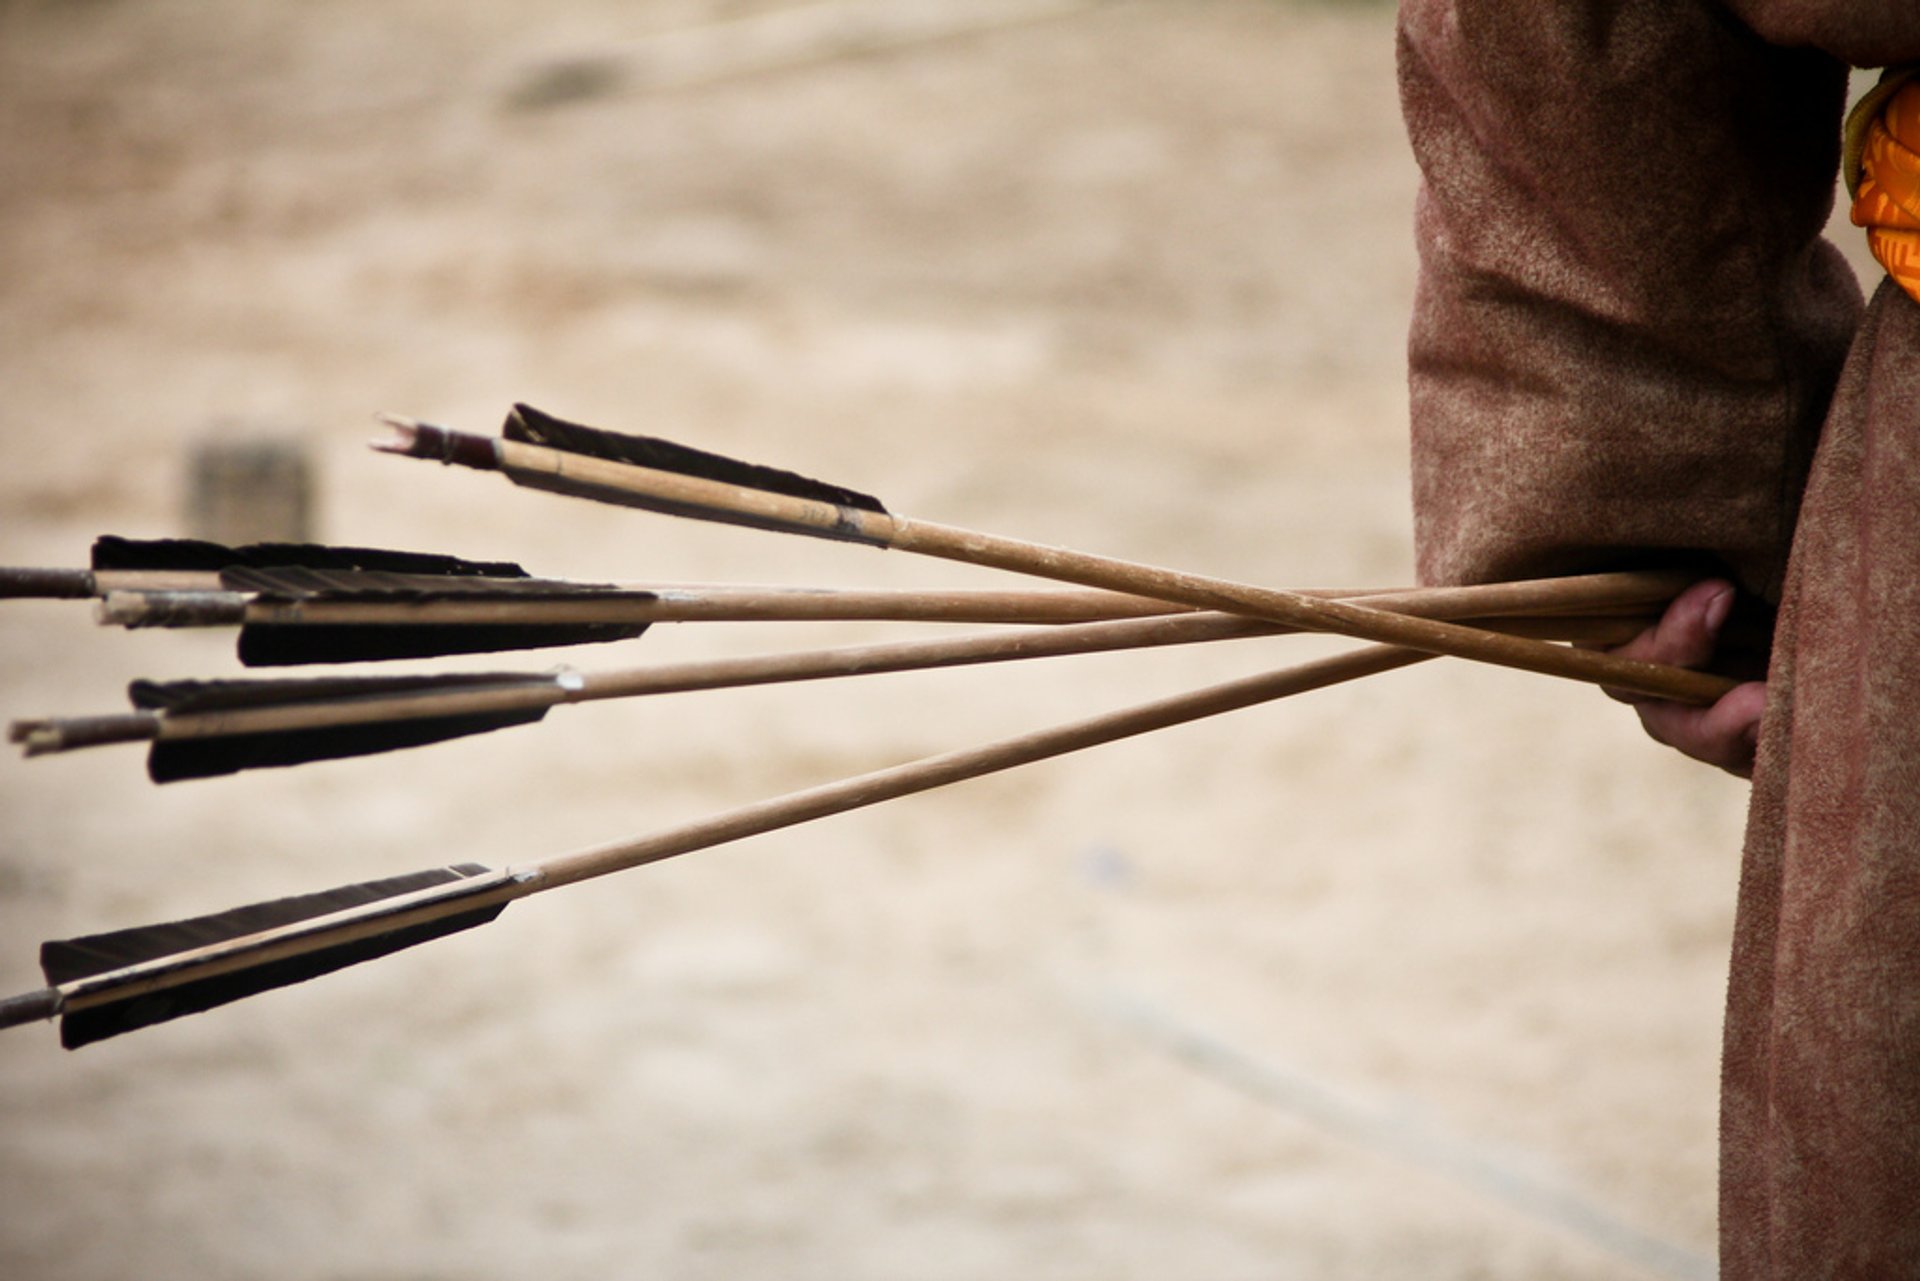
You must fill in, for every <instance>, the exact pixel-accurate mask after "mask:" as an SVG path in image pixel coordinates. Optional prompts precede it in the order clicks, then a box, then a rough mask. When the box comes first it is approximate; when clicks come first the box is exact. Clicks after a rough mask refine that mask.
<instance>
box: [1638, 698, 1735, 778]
mask: <svg viewBox="0 0 1920 1281" xmlns="http://www.w3.org/2000/svg"><path fill="white" fill-rule="evenodd" d="M1766 703H1767V685H1766V682H1765V681H1748V682H1747V683H1746V684H1744V685H1737V686H1735V687H1734V688H1733V689H1731V690H1729V691H1728V692H1727V693H1726V695H1724V696H1723V697H1722V698H1721V699H1720V701H1719V702H1717V703H1715V704H1714V705H1713V706H1712V707H1705V708H1701V707H1686V706H1684V705H1682V704H1679V703H1665V702H1651V703H1645V704H1642V705H1641V706H1640V707H1639V709H1638V711H1639V713H1640V723H1641V725H1642V726H1644V727H1645V728H1646V731H1647V733H1648V734H1649V735H1651V736H1652V737H1653V739H1654V741H1655V742H1659V743H1664V744H1666V745H1667V746H1668V747H1672V748H1675V749H1676V750H1678V751H1680V752H1682V753H1684V754H1685V755H1687V756H1691V757H1692V758H1693V759H1694V760H1697V761H1704V762H1706V763H1707V764H1709V765H1714V766H1717V767H1719V768H1720V769H1723V770H1726V771H1727V772H1729V773H1732V774H1738V775H1739V776H1740V777H1742V778H1750V777H1752V775H1753V757H1754V750H1755V748H1756V747H1757V746H1758V745H1759V741H1760V716H1761V713H1762V712H1764V711H1765V710H1766Z"/></svg>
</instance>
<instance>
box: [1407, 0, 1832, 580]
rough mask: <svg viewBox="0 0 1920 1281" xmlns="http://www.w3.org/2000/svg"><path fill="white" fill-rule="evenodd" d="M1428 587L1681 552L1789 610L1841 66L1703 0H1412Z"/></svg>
mask: <svg viewBox="0 0 1920 1281" xmlns="http://www.w3.org/2000/svg"><path fill="white" fill-rule="evenodd" d="M1399 58H1400V81H1401V96H1402V103H1403V107H1404V110H1405V113H1406V118H1407V125H1408V130H1409V134H1410V137H1411V139H1412V143H1413V147H1414V152H1415V156H1416V158H1417V160H1418V161H1419V164H1420V167H1421V170H1422V174H1423V178H1424V182H1423V185H1422V190H1421V193H1420V198H1419V204H1418V209H1417V213H1416V234H1417V238H1418V241H1419V247H1420V255H1421V274H1420V283H1419V290H1418V295H1417V298H1416V302H1415V310H1414V317H1413V324H1412V329H1411V334H1410V341H1409V358H1410V370H1409V372H1410V380H1411V392H1412V402H1411V403H1412V418H1413V486H1414V504H1415V522H1416V523H1415V527H1416V540H1417V547H1418V556H1419V571H1420V575H1421V577H1422V578H1423V579H1424V580H1427V581H1433V582H1468V581H1480V580H1489V579H1505V578H1516V577H1527V576H1534V575H1542V574H1556V573H1572V572H1581V571H1585V570H1592V569H1598V568H1604V567H1616V566H1623V565H1631V564H1639V563H1647V562H1669V563H1671V562H1675V561H1689V562H1697V563H1700V564H1701V565H1703V566H1711V567H1714V568H1718V569H1721V570H1724V571H1729V572H1732V573H1733V574H1734V575H1735V576H1736V577H1737V578H1738V579H1739V581H1740V582H1741V583H1743V584H1744V585H1745V586H1746V587H1747V588H1748V589H1749V590H1752V591H1755V592H1759V593H1761V594H1763V595H1766V596H1768V597H1773V596H1775V595H1776V594H1777V591H1778V586H1779V581H1780V576H1781V574H1782V571H1783V566H1784V561H1785V557H1786V550H1787V543H1788V540H1789V537H1790V535H1791V532H1792V528H1793V521H1794V517H1795V514H1796V510H1797V505H1798V501H1799V494H1800V490H1801V487H1802V484H1803V481H1804V477H1805V473H1806V467H1807V463H1808V458H1809V456H1810V454H1811V450H1812V446H1813V443H1814V441H1815V438H1816V436H1817V433H1818V429H1819V423H1820V419H1821V415H1822V412H1823V410H1824V409H1825V406H1826V404H1827V400H1828V397H1829V394H1830V392H1831V389H1832V386H1833V382H1834V379H1835V377H1836V376H1837V373H1838V370H1839V368H1840V364H1841V361H1842V359H1843V358H1844V356H1845V353H1846V348H1847V343H1848V340H1849V338H1850V336H1851V334H1852V332H1853V330H1854V327H1855V325H1856V324H1857V322H1858V317H1859V313H1860V305H1861V304H1860V294H1859V289H1858V286H1857V285H1856V284H1855V282H1854V280H1853V276H1852V273H1851V272H1850V271H1849V269H1848V268H1847V267H1846V265H1845V264H1844V262H1843V261H1842V260H1841V258H1840V256H1839V254H1838V252H1837V251H1836V250H1835V249H1833V247H1832V246H1831V245H1828V244H1826V243H1825V242H1824V241H1822V240H1821V239H1820V231H1821V228H1822V227H1823V226H1824V224H1825V221H1826V218H1827V215H1828V213H1829V211H1830V209H1831V202H1832V199H1833V191H1834V175H1835V171H1836V166H1837V158H1838V150H1839V125H1840V119H1841V115H1842V113H1843V110H1844V105H1845V104H1844V99H1845V91H1846V67H1845V65H1844V64H1843V63H1842V62H1841V61H1840V60H1839V59H1837V58H1835V57H1833V56H1832V55H1830V54H1828V53H1825V52H1822V51H1819V50H1816V49H1806V48H1801V49H1787V48H1781V47H1779V46H1777V45H1774V44H1770V43H1768V42H1767V41H1765V40H1763V39H1761V38H1760V37H1759V36H1758V35H1756V34H1755V33H1754V32H1753V31H1752V30H1750V29H1749V28H1748V27H1747V26H1746V25H1744V24H1743V23H1742V22H1741V21H1740V20H1738V19H1737V18H1736V17H1735V16H1734V15H1733V14H1731V13H1730V12H1729V11H1728V10H1726V9H1725V8H1723V7H1721V6H1718V5H1714V4H1709V3H1706V2H1705V0H1615V2H1614V3H1603V2H1598V0H1592V2H1587V3H1570V2H1562V3H1554V4H1541V3H1537V0H1405V3H1403V5H1402V8H1401V20H1400V36H1399Z"/></svg>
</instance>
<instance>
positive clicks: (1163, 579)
mask: <svg viewBox="0 0 1920 1281" xmlns="http://www.w3.org/2000/svg"><path fill="white" fill-rule="evenodd" d="M385 421H386V422H387V424H388V426H389V427H391V428H392V435H391V436H390V437H389V438H388V439H386V440H381V441H376V442H374V448H376V449H379V450H381V451H383V452H386V453H393V454H400V455H403V456H405V457H410V458H422V459H437V460H439V461H440V462H443V463H448V464H458V465H460V466H464V467H472V468H476V469H479V470H483V471H499V472H503V473H504V474H505V475H507V476H508V478H510V479H511V480H513V481H514V482H515V483H516V484H520V485H525V486H528V487H530V488H535V489H545V490H549V491H552V492H555V493H561V494H566V495H570V496H574V497H582V498H591V499H595V500H597V501H601V502H610V503H618V504H621V505H624V506H631V507H641V508H645V509H647V510H650V511H659V512H665V513H668V514H670V515H678V516H691V517H695V518H697V519H702V520H716V521H721V522H724V523H729V524H736V525H746V526H750V527H753V528H759V529H771V530H778V531H781V532H786V533H799V534H810V535H813V536H816V537H822V538H832V539H838V540H842V541H847V542H856V543H864V544H866V545H868V546H873V547H882V548H886V547H891V548H897V549H899V550H903V551H913V552H918V553H921V554H923V555H929V556H938V557H942V558H944V559H948V560H957V561H962V562H965V563H967V564H973V565H986V566H991V567H994V568H998V569H1007V570H1013V571H1015V572H1018V573H1024V574H1031V575H1037V576H1040V577H1043V578H1052V579H1057V580H1063V581H1067V582H1073V583H1079V584H1081V585H1082V586H1087V587H1098V588H1104V589H1106V590H1109V591H1120V592H1127V593H1130V594H1133V595H1139V596H1151V597H1153V598H1155V599H1158V600H1167V601H1176V602H1178V603H1180V604H1184V605H1191V606H1194V607H1196V608H1200V609H1210V610H1220V611H1223V612H1227V613H1236V614H1242V615H1246V616H1249V617H1255V618H1262V619H1265V620H1267V621H1270V622H1276V623H1283V624H1286V625H1288V626H1291V627H1296V628H1299V629H1301V630H1303V631H1313V632H1332V633H1336V634H1339V635H1345V636H1352V637H1356V638H1359V639H1363V640H1371V641H1378V642H1385V643H1389V644H1395V645H1404V646H1407V647H1410V648H1413V649H1419V650H1422V651H1424V652H1427V653H1434V654H1450V655H1454V656H1456V657H1460V658H1471V659H1476V660H1479V661H1481V662H1488V663H1495V664H1499V665H1501V666H1506V667H1515V668H1519V669H1522V670H1525V671H1532V672H1539V673H1543V674H1546V675H1553V676H1561V677H1565V678H1568V679H1573V680H1581V681H1588V682H1592V683H1596V684H1602V685H1607V686H1611V687H1614V688H1617V689H1620V690H1624V691H1629V692H1633V693H1638V694H1645V695H1649V696H1652V697H1656V698H1665V699H1673V700H1676V701H1681V702H1688V703H1695V704H1708V703H1712V702H1714V701H1715V700H1717V699H1718V698H1719V697H1720V696H1721V695H1722V694H1724V693H1726V691H1727V690H1729V689H1731V688H1732V686H1733V682H1731V681H1728V680H1726V679H1725V678H1722V677H1719V676H1714V675H1711V674H1709V673H1703V672H1693V671H1687V670H1684V669H1681V668H1676V667H1671V666H1667V665H1664V664H1659V663H1648V662H1641V661H1638V660H1633V659H1627V658H1621V657H1619V656H1617V655H1613V654H1606V653H1602V652H1599V651H1597V650H1584V649H1573V648H1568V647H1566V646H1561V645H1555V644H1551V643H1548V642H1544V641H1539V640H1532V639H1529V638H1525V637H1519V636H1509V635H1501V634H1499V633H1495V632H1490V631H1487V630H1484V629H1480V628H1474V627H1467V626H1462V625H1459V624H1456V623H1448V622H1440V621H1436V620H1431V619H1418V618H1411V617H1408V616H1406V615H1400V614H1393V613H1390V612H1388V611H1385V610H1379V609H1372V608H1369V607H1367V606H1366V605H1362V604H1359V603H1356V602H1352V601H1339V600H1324V599H1316V598H1314V597H1310V596H1306V595H1303V594H1301V593H1298V592H1287V591H1279V590H1276V589H1272V588H1262V587H1253V586H1249V585H1246V584H1243V583H1235V582H1230V581H1228V580H1226V579H1220V578H1208V577H1204V576H1201V575H1197V574H1188V573H1182V572H1179V571H1175V570H1169V569H1162V568H1158V567H1155V566H1151V565H1143V564H1138V563H1134V562H1130V561H1123V560H1116V559H1113V558H1111V557H1105V556H1096V555H1092V554H1089V553H1085V552H1078V551H1071V550H1068V549H1065V548H1057V547H1047V546H1043V545H1040V544H1037V543H1028V542H1022V541H1019V540H1016V539H1011V538H1005V537H1001V536H998V535H993V534H986V533H981V532H978V531H974V530H968V529H962V528H959V527H956V526H949V525H938V524H934V523H932V522H928V521H919V520H911V519H908V518H907V517H904V516H898V515H895V514H893V513H891V512H889V511H888V510H887V509H886V508H885V507H884V506H883V505H882V504H881V503H880V500H879V499H877V498H875V497H873V496H872V495H870V494H864V493H861V492H859V491H856V490H852V489H847V488H844V487H842V486H838V485H831V484H827V483H825V482H821V481H816V480H810V479H808V478H807V477H804V476H799V475H796V474H795V473H792V472H786V471H779V470H776V469H773V468H769V467H763V466H760V465H758V464H754V463H747V462H742V461H739V460H737V459H732V458H726V457H723V456H721V455H718V454H710V453H707V452H706V451H704V450H698V449H692V448H689V447H688V446H685V445H678V444H675V443H673V442H671V441H664V440H659V439H656V438H653V437H646V436H624V435H620V434H618V433H615V432H608V431H601V430H599V429H597V428H592V427H582V426H579V425H578V424H574V423H568V422H563V421H561V420H560V419H557V418H553V417H552V416H550V415H548V414H544V413H542V412H541V411H539V410H537V409H533V408H531V407H529V406H527V405H516V406H515V407H514V409H513V412H512V413H511V414H509V415H508V417H507V421H506V425H505V427H504V428H503V431H502V435H501V436H500V437H499V438H498V439H495V438H491V437H486V436H477V435H472V434H470V433H465V432H456V431H450V430H448V429H447V428H444V427H437V426H433V425H431V424H428V423H421V422H418V421H415V420H413V419H407V418H400V417H395V416H389V417H387V418H386V419H385Z"/></svg>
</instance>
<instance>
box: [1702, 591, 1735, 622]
mask: <svg viewBox="0 0 1920 1281" xmlns="http://www.w3.org/2000/svg"><path fill="white" fill-rule="evenodd" d="M1732 612H1733V588H1731V587H1729V588H1727V589H1725V590H1724V591H1718V592H1715V593H1714V594H1713V599H1712V600H1710V601H1708V602H1707V613H1706V619H1707V630H1708V631H1710V632H1718V631H1719V630H1720V628H1721V627H1722V626H1724V625H1725V624H1726V621H1727V615H1728V614H1731V613H1732Z"/></svg>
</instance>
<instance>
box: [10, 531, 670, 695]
mask: <svg viewBox="0 0 1920 1281" xmlns="http://www.w3.org/2000/svg"><path fill="white" fill-rule="evenodd" d="M609 591H610V589H607V588H605V587H602V586H600V585H596V584H575V583H565V582H558V581H555V580H551V579H536V578H533V577H531V576H530V575H528V573H527V571H526V570H524V569H522V568H521V567H520V566H519V565H517V564H514V563H512V562H510V561H473V560H463V559H461V558H459V557H455V556H442V555H436V554H432V553H425V552H405V551H389V550H385V549H381V548H370V547H334V546H324V545H320V544H314V543H256V544H251V545H248V546H242V547H228V546H225V545H223V544H220V543H209V542H202V541H199V540H196V539H158V540H141V539H130V538H118V537H114V536H111V535H109V536H106V537H103V538H99V539H96V540H95V542H94V545H93V555H92V568H91V569H87V570H61V569H54V570H47V569H23V570H0V596H15V597H18V596H28V595H38V596H53V597H60V598H67V599H72V598H78V597H86V596H97V597H100V598H101V599H102V605H101V613H102V616H103V621H116V622H120V623H122V624H123V625H125V626H130V627H148V626H212V625H230V624H240V625H241V633H240V658H241V661H242V662H245V663H248V664H249V665H277V664H289V663H326V662H363V661H374V660H384V659H398V658H425V657H433V656H438V655H443V654H471V653H480V652H484V651H489V650H496V649H535V648H545V647H549V646H554V645H575V644H587V643H593V642H600V641H612V640H626V639H630V638H632V637H635V636H638V635H639V634H640V633H641V632H642V631H644V630H645V629H646V625H645V623H644V622H639V623H635V622H628V621H624V620H615V621H602V620H600V619H594V618H585V619H574V618H564V617H562V618H557V619H554V618H540V617H533V618H530V619H527V620H525V621H522V620H517V619H513V618H511V617H500V616H498V615H495V616H489V617H483V618H480V619H477V620H475V621H471V622H467V623H465V624H464V625H461V626H458V627H454V626H434V627H429V626H425V625H422V624H420V623H419V622H418V620H415V619H410V618H408V617H407V616H406V613H405V610H406V607H407V606H423V605H426V604H429V603H433V602H438V601H443V600H458V601H468V602H495V603H500V602H507V601H514V602H522V603H531V602H547V601H552V600H556V599H559V600H565V599H568V598H571V597H574V596H583V595H590V596H594V597H596V598H599V597H604V596H605V595H607V594H608V592H609ZM305 600H329V601H338V602H342V603H345V602H359V603H361V604H362V605H371V604H375V603H378V604H383V605H385V606H387V607H388V608H389V609H392V610H395V611H398V612H397V613H395V614H394V615H392V616H391V617H389V618H388V619H386V620H383V622H382V624H381V625H380V626H378V627H374V626H363V627H357V628H347V627H344V626H332V625H327V626H312V627H300V626H292V625H288V624H287V623H285V622H283V621H282V620H278V619H275V618H273V617H272V616H271V612H270V611H269V612H268V613H267V614H265V615H263V616H259V617H249V614H248V610H249V608H250V606H251V605H252V604H254V603H255V602H262V603H267V604H271V603H272V602H283V603H297V602H300V601H305Z"/></svg>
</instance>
